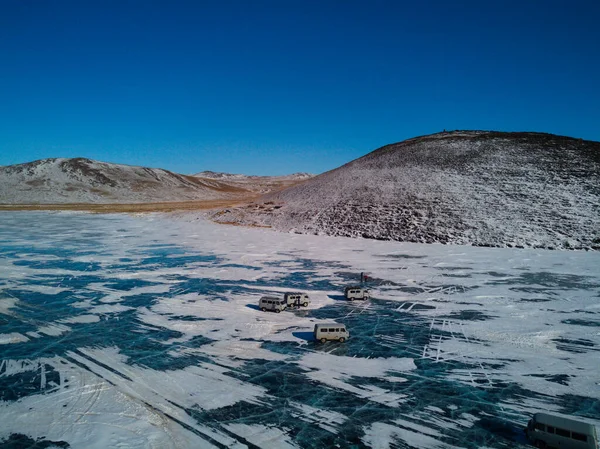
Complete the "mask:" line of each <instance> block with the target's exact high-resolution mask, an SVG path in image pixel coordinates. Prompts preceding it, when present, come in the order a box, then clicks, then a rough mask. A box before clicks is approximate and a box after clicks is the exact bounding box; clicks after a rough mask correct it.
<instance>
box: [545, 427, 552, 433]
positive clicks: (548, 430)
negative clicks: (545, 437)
mask: <svg viewBox="0 0 600 449" xmlns="http://www.w3.org/2000/svg"><path fill="white" fill-rule="evenodd" d="M546 432H548V433H554V427H552V426H548V427H547V428H546Z"/></svg>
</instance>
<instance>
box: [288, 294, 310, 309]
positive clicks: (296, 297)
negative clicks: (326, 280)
mask: <svg viewBox="0 0 600 449" xmlns="http://www.w3.org/2000/svg"><path fill="white" fill-rule="evenodd" d="M283 299H284V300H285V303H286V304H287V305H288V306H304V307H308V305H309V304H310V298H309V297H308V295H307V294H306V293H299V292H288V293H286V294H285V295H283Z"/></svg>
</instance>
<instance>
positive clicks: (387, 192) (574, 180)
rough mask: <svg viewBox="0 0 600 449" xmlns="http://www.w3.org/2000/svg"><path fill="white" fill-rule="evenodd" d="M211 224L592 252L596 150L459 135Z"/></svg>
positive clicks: (389, 149) (380, 157)
mask: <svg viewBox="0 0 600 449" xmlns="http://www.w3.org/2000/svg"><path fill="white" fill-rule="evenodd" d="M261 199H262V201H261V202H257V203H254V204H250V205H247V206H246V207H243V208H242V207H240V208H233V209H227V210H226V211H221V212H220V213H219V215H218V216H214V217H213V218H214V219H215V220H217V221H221V222H238V223H245V224H258V225H267V226H272V227H274V228H275V229H278V230H281V231H292V232H301V233H317V234H328V235H341V236H351V237H367V238H374V239H385V240H400V241H410V242H424V243H434V242H440V243H453V244H472V245H481V246H516V247H541V248H596V249H600V143H599V142H591V141H584V140H581V139H573V138H569V137H561V136H555V135H551V134H541V133H500V132H485V131H460V132H458V131H457V132H450V133H439V134H434V135H429V136H424V137H418V138H414V139H409V140H406V141H404V142H400V143H397V144H392V145H388V146H385V147H383V148H380V149H378V150H375V151H373V152H371V153H369V154H367V155H366V156H363V157H361V158H359V159H356V160H354V161H352V162H350V163H348V164H346V165H343V166H342V167H339V168H337V169H335V170H332V171H329V172H327V173H324V174H322V175H320V176H317V177H315V178H313V179H310V180H308V181H306V182H304V183H303V184H300V185H298V186H295V187H291V188H289V189H286V190H283V191H281V192H277V193H273V194H268V195H265V196H263V197H262V198H261Z"/></svg>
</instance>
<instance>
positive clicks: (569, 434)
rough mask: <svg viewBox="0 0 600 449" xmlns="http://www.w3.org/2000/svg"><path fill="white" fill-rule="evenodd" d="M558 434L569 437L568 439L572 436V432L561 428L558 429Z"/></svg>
mask: <svg viewBox="0 0 600 449" xmlns="http://www.w3.org/2000/svg"><path fill="white" fill-rule="evenodd" d="M556 434H557V435H560V436H561V437H567V438H569V437H570V436H571V432H569V431H568V430H565V429H561V428H560V427H557V428H556Z"/></svg>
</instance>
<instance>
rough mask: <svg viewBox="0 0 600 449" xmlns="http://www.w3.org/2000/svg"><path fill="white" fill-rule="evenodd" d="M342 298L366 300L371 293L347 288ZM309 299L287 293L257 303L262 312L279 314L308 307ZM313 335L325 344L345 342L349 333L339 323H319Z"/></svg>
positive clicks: (366, 290)
mask: <svg viewBox="0 0 600 449" xmlns="http://www.w3.org/2000/svg"><path fill="white" fill-rule="evenodd" d="M344 297H345V298H346V299H347V300H348V301H354V300H355V299H362V300H367V299H369V298H370V297H371V292H370V291H369V290H368V289H366V288H365V287H363V286H360V285H358V286H348V287H346V288H345V289H344ZM309 304H310V297H309V296H308V294H306V293H301V292H288V293H285V294H284V295H283V298H281V297H277V296H263V297H262V298H260V300H259V301H258V307H260V310H262V311H263V312H266V311H272V312H275V313H281V311H282V310H285V309H287V308H289V307H308V305H309ZM313 335H314V338H315V340H316V341H320V342H321V343H325V342H326V341H328V340H333V341H339V342H340V343H343V342H345V341H346V340H347V339H348V338H349V337H350V333H349V332H348V329H346V326H345V325H343V324H339V323H319V324H315V328H314V330H313Z"/></svg>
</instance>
